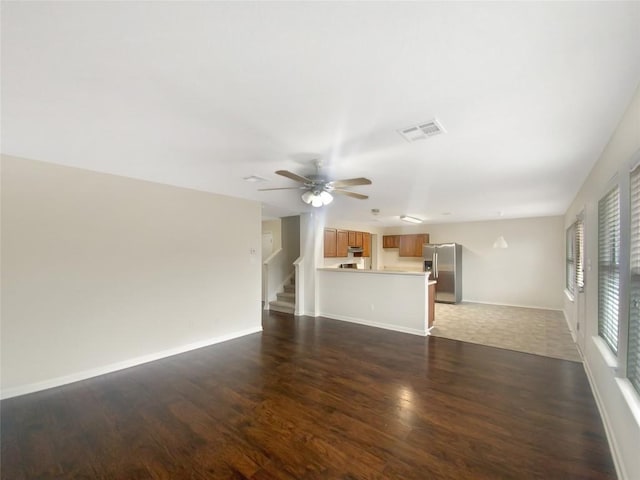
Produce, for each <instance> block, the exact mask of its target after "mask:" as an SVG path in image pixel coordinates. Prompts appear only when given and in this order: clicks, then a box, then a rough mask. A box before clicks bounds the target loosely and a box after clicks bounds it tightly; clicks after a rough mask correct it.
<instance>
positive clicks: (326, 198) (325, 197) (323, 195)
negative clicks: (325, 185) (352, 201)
mask: <svg viewBox="0 0 640 480" xmlns="http://www.w3.org/2000/svg"><path fill="white" fill-rule="evenodd" d="M320 200H322V204H323V205H329V204H330V203H331V202H333V195H331V194H330V193H329V192H325V191H324V190H323V191H322V192H320Z"/></svg>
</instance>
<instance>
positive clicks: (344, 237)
mask: <svg viewBox="0 0 640 480" xmlns="http://www.w3.org/2000/svg"><path fill="white" fill-rule="evenodd" d="M349 233H350V232H349V231H347V230H338V231H337V233H336V240H337V241H336V257H346V256H347V254H348V252H349ZM325 256H326V255H325Z"/></svg>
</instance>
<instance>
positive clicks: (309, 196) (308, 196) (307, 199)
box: [301, 190, 314, 205]
mask: <svg viewBox="0 0 640 480" xmlns="http://www.w3.org/2000/svg"><path fill="white" fill-rule="evenodd" d="M313 197H314V195H313V192H312V191H311V190H307V191H306V192H304V193H303V194H302V197H301V198H302V201H303V202H304V203H306V204H308V205H311V202H312V201H313Z"/></svg>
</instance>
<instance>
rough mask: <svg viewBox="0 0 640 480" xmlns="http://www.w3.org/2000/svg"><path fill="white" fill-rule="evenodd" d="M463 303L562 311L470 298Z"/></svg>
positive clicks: (554, 309) (463, 300)
mask: <svg viewBox="0 0 640 480" xmlns="http://www.w3.org/2000/svg"><path fill="white" fill-rule="evenodd" d="M462 302H463V303H481V304H483V305H498V306H500V307H518V308H535V309H536V310H553V311H560V310H561V309H560V308H551V307H541V306H539V305H516V304H514V303H499V302H485V301H483V300H470V299H468V298H463V299H462ZM436 303H437V302H436Z"/></svg>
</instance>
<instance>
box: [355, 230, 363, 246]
mask: <svg viewBox="0 0 640 480" xmlns="http://www.w3.org/2000/svg"><path fill="white" fill-rule="evenodd" d="M354 246H356V247H360V248H362V232H356V243H355V244H354Z"/></svg>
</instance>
